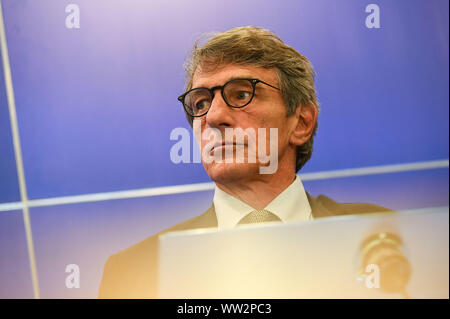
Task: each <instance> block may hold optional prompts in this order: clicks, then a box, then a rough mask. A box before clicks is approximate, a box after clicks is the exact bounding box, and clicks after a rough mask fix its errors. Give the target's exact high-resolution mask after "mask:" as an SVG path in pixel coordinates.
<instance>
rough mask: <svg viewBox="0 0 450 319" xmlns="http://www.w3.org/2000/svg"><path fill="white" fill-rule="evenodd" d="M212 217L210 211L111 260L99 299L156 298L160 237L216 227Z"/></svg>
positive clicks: (107, 266) (117, 254) (107, 265)
mask: <svg viewBox="0 0 450 319" xmlns="http://www.w3.org/2000/svg"><path fill="white" fill-rule="evenodd" d="M211 213H213V212H211V209H210V210H208V211H207V212H205V213H204V214H202V215H200V216H197V217H194V218H191V219H188V220H186V221H183V222H181V223H179V224H176V225H175V226H172V227H169V228H166V229H164V230H162V231H160V232H158V233H156V234H154V235H151V236H149V237H147V238H145V239H144V240H142V241H140V242H138V243H136V244H134V245H132V246H130V247H128V248H126V249H123V250H121V251H119V252H117V253H115V254H112V255H111V256H109V258H108V259H107V261H106V263H105V267H104V271H103V277H102V281H101V283H100V288H99V298H154V297H156V286H157V269H158V238H159V236H160V235H161V234H163V233H167V232H171V231H178V230H186V229H194V228H200V227H208V226H213V222H211V220H212V217H211V216H213V215H212V214H211ZM211 223H212V225H210V224H211Z"/></svg>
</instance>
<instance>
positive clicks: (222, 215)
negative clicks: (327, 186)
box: [213, 175, 312, 230]
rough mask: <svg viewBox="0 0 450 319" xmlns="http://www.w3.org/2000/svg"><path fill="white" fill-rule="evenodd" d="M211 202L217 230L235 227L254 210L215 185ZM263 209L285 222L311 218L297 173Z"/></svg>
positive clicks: (309, 208)
mask: <svg viewBox="0 0 450 319" xmlns="http://www.w3.org/2000/svg"><path fill="white" fill-rule="evenodd" d="M213 202H214V208H215V210H216V215H217V223H218V228H219V230H220V229H227V228H232V227H235V226H236V225H237V223H238V222H239V221H240V220H241V218H242V217H244V216H245V215H247V214H248V213H250V212H252V211H254V210H255V209H254V208H252V207H251V206H249V205H247V204H246V203H244V202H242V201H241V200H239V199H237V198H236V197H234V196H232V195H230V194H228V193H226V192H224V191H223V190H221V189H220V188H219V187H217V185H216V187H215V192H214V200H213ZM264 209H266V210H268V211H270V212H272V213H273V214H275V215H277V216H278V217H279V218H280V219H281V220H282V221H283V222H285V223H286V222H290V221H304V220H310V219H312V214H311V206H310V205H309V201H308V197H306V192H305V189H304V188H303V184H302V182H301V180H300V177H298V176H297V175H296V176H295V180H294V182H292V184H291V185H289V186H288V187H287V188H286V189H285V190H284V191H283V192H281V194H280V195H278V196H277V197H276V198H275V199H274V200H272V201H271V202H270V203H269V205H267V206H266V207H265V208H264Z"/></svg>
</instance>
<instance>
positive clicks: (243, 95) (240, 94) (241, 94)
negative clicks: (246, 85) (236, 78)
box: [236, 91, 252, 100]
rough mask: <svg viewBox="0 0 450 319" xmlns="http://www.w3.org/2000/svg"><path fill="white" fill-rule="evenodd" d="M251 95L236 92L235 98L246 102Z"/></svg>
mask: <svg viewBox="0 0 450 319" xmlns="http://www.w3.org/2000/svg"><path fill="white" fill-rule="evenodd" d="M251 95H252V93H251V92H246V91H239V92H236V98H237V99H239V100H247V99H248V98H249V97H250V96H251Z"/></svg>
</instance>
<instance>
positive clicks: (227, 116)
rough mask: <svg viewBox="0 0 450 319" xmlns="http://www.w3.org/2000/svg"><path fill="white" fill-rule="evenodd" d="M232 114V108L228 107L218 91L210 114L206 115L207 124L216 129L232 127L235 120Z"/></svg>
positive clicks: (209, 111)
mask: <svg viewBox="0 0 450 319" xmlns="http://www.w3.org/2000/svg"><path fill="white" fill-rule="evenodd" d="M231 112H232V108H231V107H229V106H228V105H227V103H226V102H225V100H224V99H223V97H222V94H220V91H216V93H215V95H214V98H213V100H212V102H211V106H210V108H209V110H208V113H206V115H205V116H206V123H207V124H208V125H209V126H210V127H216V128H220V127H224V126H225V127H227V126H231V125H232V120H233V118H232V114H231Z"/></svg>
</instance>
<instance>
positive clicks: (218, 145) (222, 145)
mask: <svg viewBox="0 0 450 319" xmlns="http://www.w3.org/2000/svg"><path fill="white" fill-rule="evenodd" d="M238 145H239V146H245V144H237V143H234V142H218V143H216V144H214V146H213V147H212V149H211V152H212V151H214V150H216V149H220V148H227V147H235V146H238Z"/></svg>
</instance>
